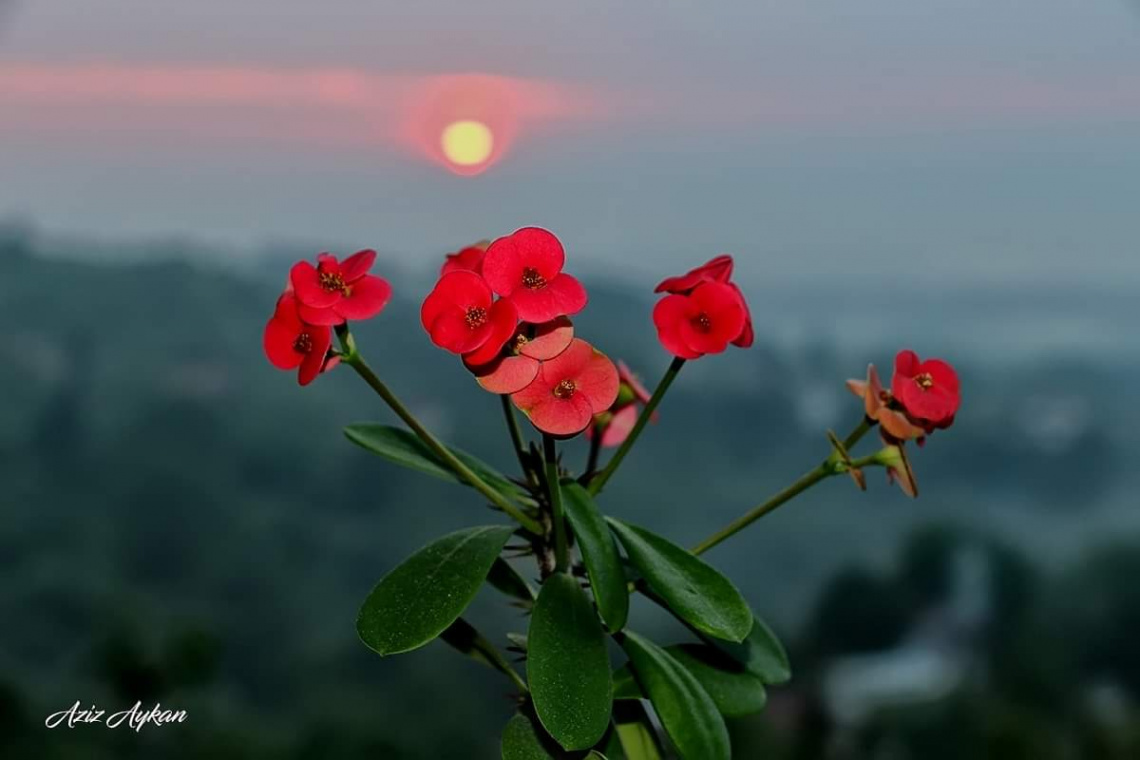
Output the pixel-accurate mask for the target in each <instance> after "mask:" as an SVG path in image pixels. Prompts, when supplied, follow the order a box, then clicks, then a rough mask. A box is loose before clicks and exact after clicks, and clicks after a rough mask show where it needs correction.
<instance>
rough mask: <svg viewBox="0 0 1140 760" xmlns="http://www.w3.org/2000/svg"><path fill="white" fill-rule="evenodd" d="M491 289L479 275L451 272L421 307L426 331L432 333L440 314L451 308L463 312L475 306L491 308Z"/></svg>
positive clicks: (437, 285)
mask: <svg viewBox="0 0 1140 760" xmlns="http://www.w3.org/2000/svg"><path fill="white" fill-rule="evenodd" d="M492 298H493V296H492V294H491V288H490V286H489V285H487V283H486V282H485V281H484V280H483V278H482V277H480V276H479V275H477V274H474V273H473V272H467V271H456V272H449V273H447V274H445V275H444V276H443V277H440V278H439V282H437V283H436V284H435V287H434V288H433V289H432V291H431V292H430V293H428V295H427V298H425V299H424V303H423V306H421V307H420V322H421V323H422V324H423V326H424V329H425V330H427V331H428V332H431V325H432V323H433V322H435V319H436V317H437V316H439V314H440V313H441V312H443V311H445V310H446V309H447V308H448V307H449V306H456V307H458V308H459V309H461V310H462V311H464V312H466V311H467V309H469V308H471V307H473V306H479V307H482V308H484V309H486V308H489V307H490V306H491V299H492Z"/></svg>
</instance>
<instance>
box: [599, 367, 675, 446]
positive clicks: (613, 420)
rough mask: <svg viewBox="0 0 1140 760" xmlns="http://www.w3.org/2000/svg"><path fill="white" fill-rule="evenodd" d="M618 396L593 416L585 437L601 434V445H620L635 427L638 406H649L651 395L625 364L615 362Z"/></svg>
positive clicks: (652, 418) (655, 417)
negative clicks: (603, 410)
mask: <svg viewBox="0 0 1140 760" xmlns="http://www.w3.org/2000/svg"><path fill="white" fill-rule="evenodd" d="M617 368H618V380H619V381H620V386H619V388H618V397H617V400H616V401H614V404H613V406H612V407H610V409H609V411H607V412H602V413H601V414H598V415H596V416H595V417H594V424H593V425H592V426H591V427H590V428H588V429H587V430H586V437H587V438H593V437H594V436H595V435H597V434H598V433H599V432H600V433H601V436H602V440H601V445H602V446H605V447H611V446H620V445H621V444H622V443H624V442H625V439H626V438H628V437H629V434H630V433H631V432H633V427H634V425H636V424H637V417H638V414H639V413H640V412H639V406H645V405H646V404H648V403H649V399H650V397H651V394H650V393H649V390H648V389H647V388H646V387H645V386H644V385H642V384H641V379H640V378H638V376H637V375H635V374H633V370H631V369H630V368H629V367H628V366H627V365H626V363H625V362H623V361H621V360H620V359H619V360H618V363H617ZM650 421H651V422H656V421H657V413H656V412H654V413H653V417H651V418H650Z"/></svg>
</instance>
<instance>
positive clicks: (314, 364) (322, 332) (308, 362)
mask: <svg viewBox="0 0 1140 760" xmlns="http://www.w3.org/2000/svg"><path fill="white" fill-rule="evenodd" d="M306 332H308V334H309V337H310V338H312V341H313V343H312V349H311V350H310V351H309V353H307V354H305V357H304V359H302V360H301V368H300V370H299V371H298V373H297V382H298V383H299V384H301V385H308V384H309V383H311V382H313V380H315V379H316V377H317V375H319V374H321V370H322V369H324V366H325V359H326V357H327V356H328V352H329V346H330V345H332V333H331V331H330V330H329V328H327V327H309V328H307V329H306Z"/></svg>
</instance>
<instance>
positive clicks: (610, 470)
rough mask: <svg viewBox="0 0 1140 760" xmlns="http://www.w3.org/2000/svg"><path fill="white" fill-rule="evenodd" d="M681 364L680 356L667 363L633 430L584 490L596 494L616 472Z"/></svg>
mask: <svg viewBox="0 0 1140 760" xmlns="http://www.w3.org/2000/svg"><path fill="white" fill-rule="evenodd" d="M683 366H685V360H684V359H681V358H675V359H673V362H672V363H671V364H670V365H669V369H667V370H665V375H664V376H663V377H662V378H661V382H659V383H658V384H657V388H656V389H654V391H653V395H652V396H651V397H650V399H649V403H648V404H646V405H645V408H644V409H642V410H641V416H640V417H638V418H637V424H635V425H634V426H633V430H631V431H630V433H629V436H627V437H626V439H625V441H623V442H622V444H621V446H620V447H619V448H618V450H617V451H616V452H615V453H614V455H613V457H612V458H611V459H610V461H609V464H607V465H606V469H604V470H602V471H601V472H600V473H598V474H597V475H596V476H595V477H593V478H591V479H590V485H589V486H588V487H587V489H586V490H588V491H589V492H590V495H591V496H596V495H597V494H598V493H599V492H601V490H602V489H603V488H605V486H606V481H608V480H609V479H610V478H611V477H613V474H614V473H615V472H617V468H618V467H620V466H621V462H622V460H623V459H625V455H626V454H628V453H629V450H630V449H632V448H633V444H635V443H636V442H637V438H638V436H640V435H641V431H642V430H644V429H645V425H646V424H647V423H648V422H649V418H650V417H652V416H653V412H655V411H656V410H657V405H658V404H660V403H661V399H663V398H664V397H665V392H666V391H668V390H669V386H670V385H672V384H673V381H674V380H675V379H676V378H677V373H678V372H680V371H681V367H683Z"/></svg>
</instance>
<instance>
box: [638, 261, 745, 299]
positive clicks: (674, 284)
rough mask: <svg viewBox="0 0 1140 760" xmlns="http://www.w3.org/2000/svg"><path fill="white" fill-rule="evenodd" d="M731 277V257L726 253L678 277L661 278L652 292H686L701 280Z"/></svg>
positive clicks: (721, 280)
mask: <svg viewBox="0 0 1140 760" xmlns="http://www.w3.org/2000/svg"><path fill="white" fill-rule="evenodd" d="M731 277H732V257H731V256H729V255H727V254H722V255H720V256H716V257H715V258H712V259H709V260H708V261H706V262H705V263H704V264H701V265H700V266H699V267H697V268H695V269H691V270H689V271H688V272H686V273H685V274H683V275H680V276H679V277H667V278H665V279H664V280H662V281H661V282H660V283H659V284H658V285H657V287H656V288H654V289H653V292H654V293H680V294H688V293H689V291H691V290H692V289H693V288H695V287H697V286H698V285H700V284H701V283H702V282H708V281H713V282H728V280H729V278H731Z"/></svg>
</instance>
